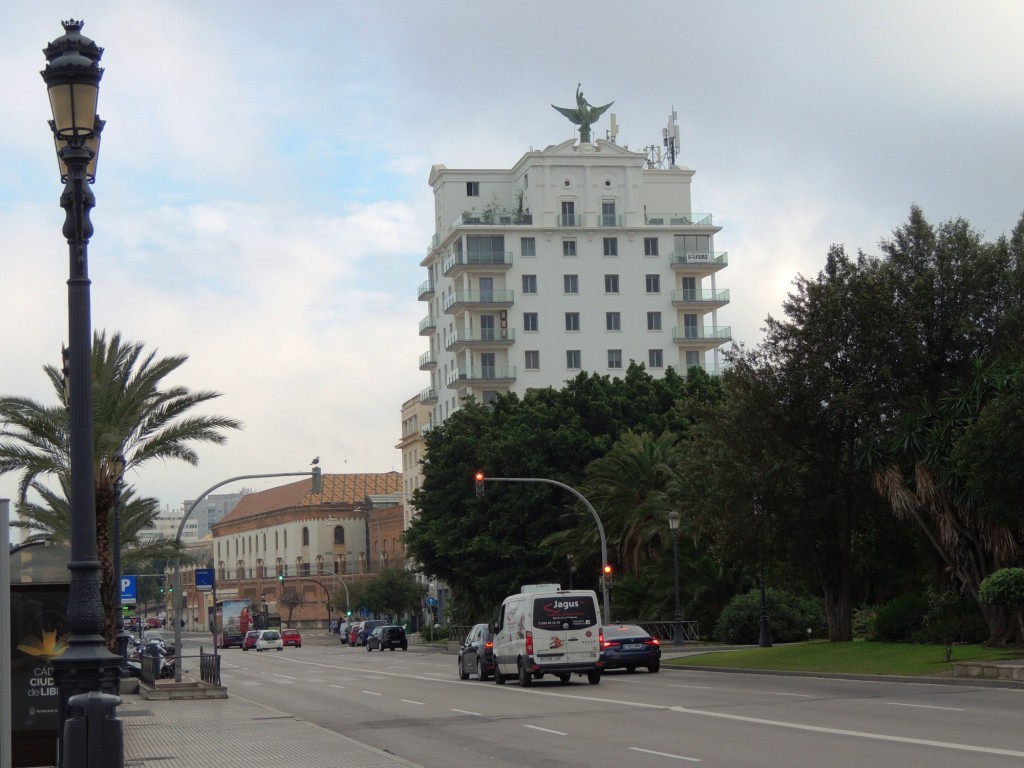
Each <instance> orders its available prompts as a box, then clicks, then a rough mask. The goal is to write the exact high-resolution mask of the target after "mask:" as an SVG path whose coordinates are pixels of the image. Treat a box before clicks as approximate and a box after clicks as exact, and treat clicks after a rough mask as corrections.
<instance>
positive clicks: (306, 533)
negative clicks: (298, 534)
mask: <svg viewBox="0 0 1024 768" xmlns="http://www.w3.org/2000/svg"><path fill="white" fill-rule="evenodd" d="M302 546H304V547H308V546H309V528H305V527H303V529H302Z"/></svg>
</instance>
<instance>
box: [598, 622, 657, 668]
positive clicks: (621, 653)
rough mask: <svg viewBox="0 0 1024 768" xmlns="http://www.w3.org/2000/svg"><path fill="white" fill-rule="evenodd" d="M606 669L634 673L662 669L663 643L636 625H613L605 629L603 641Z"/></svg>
mask: <svg viewBox="0 0 1024 768" xmlns="http://www.w3.org/2000/svg"><path fill="white" fill-rule="evenodd" d="M601 660H602V661H604V668H605V669H606V670H607V669H625V670H626V671H627V672H633V671H635V670H636V668H637V667H647V671H648V672H657V671H658V670H659V669H661V643H659V642H658V639H657V638H655V637H651V635H650V634H649V633H648V632H647V631H646V630H645V629H644V628H643V627H638V626H637V625H636V624H612V625H610V626H609V625H606V626H605V627H604V639H603V640H602V641H601Z"/></svg>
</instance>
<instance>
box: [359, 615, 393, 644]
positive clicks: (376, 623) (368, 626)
mask: <svg viewBox="0 0 1024 768" xmlns="http://www.w3.org/2000/svg"><path fill="white" fill-rule="evenodd" d="M385 624H387V622H386V621H382V620H380V619H370V620H369V621H364V622H363V623H362V624H361V625H360V626H359V633H358V634H357V635H356V642H355V644H356V645H366V639H367V638H368V637H369V636H370V633H371V632H373V630H375V629H376V628H377V627H382V626H384V625H385Z"/></svg>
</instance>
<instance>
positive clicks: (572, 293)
mask: <svg viewBox="0 0 1024 768" xmlns="http://www.w3.org/2000/svg"><path fill="white" fill-rule="evenodd" d="M646 160H647V156H646V155H645V154H643V153H637V152H631V151H629V150H628V149H625V148H623V147H620V146H618V145H617V144H615V143H613V142H611V141H605V140H598V141H597V142H596V143H594V144H590V143H589V142H587V143H582V144H575V143H574V141H572V140H569V141H566V142H563V143H561V144H558V145H555V146H551V147H548V148H547V149H544V150H541V151H530V152H528V153H526V154H525V155H524V156H523V157H522V158H521V159H520V160H519V162H517V163H516V164H515V165H514V166H513V167H512V168H510V169H508V170H480V169H475V170H455V169H449V168H446V167H445V166H443V165H437V166H434V167H433V169H432V170H431V174H430V185H431V187H432V188H433V192H434V216H435V221H434V224H435V234H434V237H433V239H432V241H431V243H430V247H429V248H428V249H427V255H426V257H425V258H424V259H423V261H422V262H421V265H422V266H423V267H424V268H425V270H426V279H425V280H424V281H423V283H422V284H421V285H420V286H419V290H418V298H419V299H420V300H421V301H423V302H425V305H426V307H427V313H426V316H425V317H424V318H423V320H422V321H421V322H420V327H419V333H420V335H421V336H423V337H425V339H426V341H427V351H426V352H424V353H423V354H422V355H421V357H420V360H419V367H420V369H421V370H423V371H425V372H426V373H427V374H428V376H429V386H428V387H426V388H425V389H424V390H423V391H421V392H420V395H419V401H420V403H421V404H423V405H425V406H428V407H429V408H430V409H431V415H430V420H429V422H428V423H427V424H426V425H421V428H422V427H424V426H425V427H428V428H429V426H430V424H440V423H443V422H444V421H445V419H447V418H448V416H450V415H451V414H452V413H453V412H454V411H456V410H457V409H458V408H459V403H460V401H461V399H462V398H463V397H466V396H469V395H472V396H473V397H475V399H476V400H477V401H479V402H485V403H486V402H489V401H491V400H493V399H494V397H495V396H496V395H497V394H498V393H503V392H510V391H511V392H516V393H518V394H523V393H525V392H526V391H527V390H529V389H531V388H541V387H547V386H554V387H561V386H563V385H564V383H565V382H566V381H568V380H570V379H573V378H575V376H576V375H577V374H579V373H580V372H581V371H583V370H586V371H589V372H591V373H596V374H600V375H611V376H617V375H623V374H624V373H625V369H626V368H627V367H628V365H629V363H630V361H631V360H632V361H636V362H638V363H643V364H644V365H645V366H646V367H647V370H648V371H649V372H650V373H651V374H653V375H655V376H657V375H659V374H663V373H664V371H665V370H667V369H668V368H669V367H674V368H675V369H676V370H677V371H678V372H679V373H681V374H683V375H685V373H686V371H687V370H689V369H690V368H692V367H695V366H701V367H703V368H704V369H706V370H707V371H708V372H709V373H712V374H715V373H717V372H718V371H719V366H720V365H721V359H720V352H719V347H720V346H721V345H723V344H725V343H727V342H729V341H730V340H731V330H730V328H729V327H728V326H724V325H721V324H720V323H719V318H718V315H719V311H720V310H721V309H722V308H723V307H724V306H726V305H727V304H728V303H729V291H728V290H727V289H723V288H721V287H720V286H719V282H718V278H719V272H720V271H721V270H722V269H723V268H724V267H725V266H726V265H727V264H728V256H727V254H726V253H722V252H718V251H716V250H715V242H714V241H715V236H716V235H717V234H718V232H719V231H720V227H716V226H715V225H714V224H713V222H712V216H711V214H710V213H695V212H693V211H692V206H691V197H690V190H691V182H692V179H693V175H694V171H693V170H691V169H689V168H684V167H676V166H673V167H670V168H649V167H646V166H647V162H646ZM404 426H405V422H404V421H403V439H404Z"/></svg>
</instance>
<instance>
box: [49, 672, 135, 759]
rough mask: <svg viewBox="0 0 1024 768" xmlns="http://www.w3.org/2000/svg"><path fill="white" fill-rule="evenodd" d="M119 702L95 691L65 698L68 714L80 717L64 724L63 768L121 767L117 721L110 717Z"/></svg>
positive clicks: (121, 735) (121, 742)
mask: <svg viewBox="0 0 1024 768" xmlns="http://www.w3.org/2000/svg"><path fill="white" fill-rule="evenodd" d="M120 703H121V697H120V696H114V695H112V694H109V693H100V692H99V691H89V693H79V694H77V695H75V696H72V697H71V698H69V699H68V711H69V712H74V711H75V710H78V711H79V712H81V713H82V714H77V715H75V716H71V717H68V719H67V720H66V721H65V723H64V765H63V768H124V733H123V731H122V728H121V721H120V720H119V719H117V718H116V717H110V715H111V714H113V713H114V709H115V708H116V707H117V705H118V704H120Z"/></svg>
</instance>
